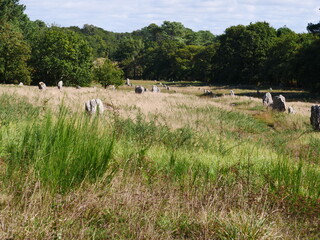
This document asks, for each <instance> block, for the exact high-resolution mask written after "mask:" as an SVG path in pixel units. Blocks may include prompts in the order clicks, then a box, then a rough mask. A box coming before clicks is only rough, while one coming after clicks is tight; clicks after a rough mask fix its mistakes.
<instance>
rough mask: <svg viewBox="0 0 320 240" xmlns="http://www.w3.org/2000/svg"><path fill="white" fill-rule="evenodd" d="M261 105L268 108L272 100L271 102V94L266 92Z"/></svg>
mask: <svg viewBox="0 0 320 240" xmlns="http://www.w3.org/2000/svg"><path fill="white" fill-rule="evenodd" d="M262 103H263V105H265V106H270V105H272V103H273V100H272V96H271V93H269V92H267V93H266V94H265V95H264V96H263V97H262Z"/></svg>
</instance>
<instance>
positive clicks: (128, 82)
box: [126, 78, 131, 86]
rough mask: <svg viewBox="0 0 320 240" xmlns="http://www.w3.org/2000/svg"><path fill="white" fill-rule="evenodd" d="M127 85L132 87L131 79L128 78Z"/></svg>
mask: <svg viewBox="0 0 320 240" xmlns="http://www.w3.org/2000/svg"><path fill="white" fill-rule="evenodd" d="M126 85H127V86H131V85H130V79H129V78H127V80H126Z"/></svg>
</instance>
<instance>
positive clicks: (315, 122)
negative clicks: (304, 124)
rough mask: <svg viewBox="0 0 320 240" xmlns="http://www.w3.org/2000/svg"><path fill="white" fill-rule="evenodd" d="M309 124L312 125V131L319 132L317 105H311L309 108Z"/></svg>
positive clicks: (318, 109) (319, 118)
mask: <svg viewBox="0 0 320 240" xmlns="http://www.w3.org/2000/svg"><path fill="white" fill-rule="evenodd" d="M310 123H311V125H312V128H313V130H316V131H319V130H320V106H319V105H313V106H312V107H311V117H310Z"/></svg>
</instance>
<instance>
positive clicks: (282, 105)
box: [272, 95, 287, 112]
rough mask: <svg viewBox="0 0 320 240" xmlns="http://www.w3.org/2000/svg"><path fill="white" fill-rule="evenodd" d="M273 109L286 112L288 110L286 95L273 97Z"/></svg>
mask: <svg viewBox="0 0 320 240" xmlns="http://www.w3.org/2000/svg"><path fill="white" fill-rule="evenodd" d="M272 109H274V110H277V111H280V112H285V111H286V110H287V106H286V99H285V97H284V96H282V95H279V96H275V97H274V98H273V104H272Z"/></svg>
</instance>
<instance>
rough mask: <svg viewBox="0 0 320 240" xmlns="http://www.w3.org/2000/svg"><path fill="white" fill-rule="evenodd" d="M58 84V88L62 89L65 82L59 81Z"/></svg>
mask: <svg viewBox="0 0 320 240" xmlns="http://www.w3.org/2000/svg"><path fill="white" fill-rule="evenodd" d="M57 86H58V89H59V90H61V89H62V86H63V82H62V81H59V82H58V85H57Z"/></svg>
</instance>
